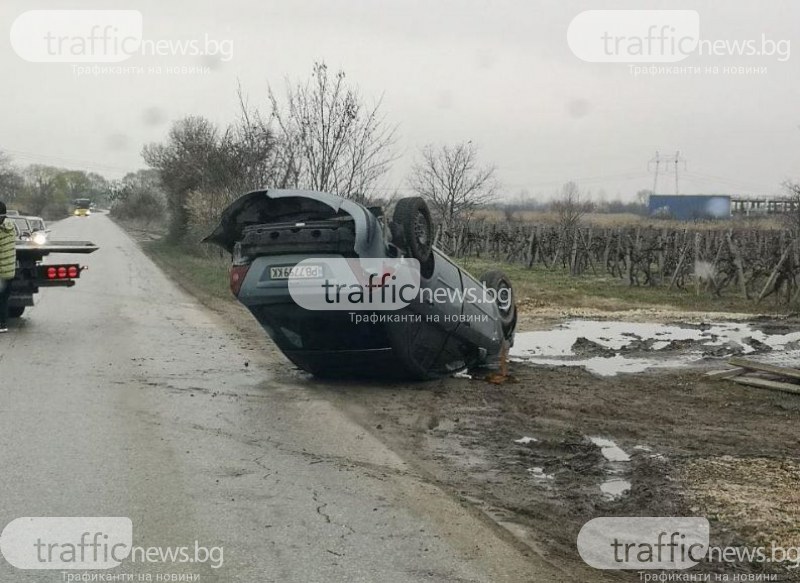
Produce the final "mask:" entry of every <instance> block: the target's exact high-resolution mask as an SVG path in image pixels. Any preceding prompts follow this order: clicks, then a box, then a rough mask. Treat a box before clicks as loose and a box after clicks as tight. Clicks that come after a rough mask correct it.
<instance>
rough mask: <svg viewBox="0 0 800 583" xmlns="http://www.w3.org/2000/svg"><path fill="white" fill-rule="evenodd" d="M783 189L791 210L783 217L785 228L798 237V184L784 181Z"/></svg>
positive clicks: (799, 190) (799, 199)
mask: <svg viewBox="0 0 800 583" xmlns="http://www.w3.org/2000/svg"><path fill="white" fill-rule="evenodd" d="M783 189H784V190H785V191H786V192H787V194H788V196H789V200H790V201H791V207H790V208H791V210H790V211H789V212H788V213H786V215H784V220H785V221H786V226H787V227H788V228H789V229H791V230H792V232H793V233H794V235H795V237H797V236H799V235H800V184H798V183H796V182H789V181H786V182H784V183H783Z"/></svg>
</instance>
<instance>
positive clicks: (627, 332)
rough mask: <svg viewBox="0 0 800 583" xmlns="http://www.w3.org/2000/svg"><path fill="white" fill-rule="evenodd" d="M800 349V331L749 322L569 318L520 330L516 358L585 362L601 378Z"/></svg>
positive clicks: (534, 361) (568, 363) (554, 362)
mask: <svg viewBox="0 0 800 583" xmlns="http://www.w3.org/2000/svg"><path fill="white" fill-rule="evenodd" d="M796 348H800V332H788V333H786V334H767V333H765V332H763V331H762V330H758V329H756V328H754V327H753V326H751V325H750V324H748V323H742V322H720V323H708V324H699V325H689V324H685V325H680V324H655V323H643V322H621V321H598V320H570V321H567V322H565V323H564V324H561V325H560V326H558V327H556V328H554V329H552V330H539V331H534V332H520V333H518V334H517V335H516V337H515V340H514V346H513V348H512V349H511V352H510V356H511V358H512V360H515V361H517V362H527V363H531V364H542V365H566V366H582V367H584V368H586V369H587V370H588V371H589V372H592V373H594V374H597V375H601V376H612V375H616V374H619V373H635V372H642V371H644V370H647V369H650V368H659V367H665V368H675V367H680V366H684V365H686V364H690V363H693V362H697V361H699V360H702V359H704V358H725V357H728V356H731V355H734V354H748V353H751V352H756V351H768V350H775V349H784V350H789V349H796Z"/></svg>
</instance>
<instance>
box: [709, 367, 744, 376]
mask: <svg viewBox="0 0 800 583" xmlns="http://www.w3.org/2000/svg"><path fill="white" fill-rule="evenodd" d="M745 372H747V369H746V368H742V367H740V366H737V367H735V368H726V369H725V370H712V371H711V372H707V373H706V376H707V377H708V378H710V379H727V378H730V377H737V376H739V375H740V374H744V373H745Z"/></svg>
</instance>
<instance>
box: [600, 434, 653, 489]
mask: <svg viewBox="0 0 800 583" xmlns="http://www.w3.org/2000/svg"><path fill="white" fill-rule="evenodd" d="M588 439H589V441H591V442H592V443H593V444H595V445H596V446H597V447H599V448H600V453H601V454H603V457H604V458H605V459H606V463H605V464H604V467H603V470H604V471H605V474H606V478H605V480H604V481H603V482H602V483H601V484H600V491H601V492H602V493H603V495H604V496H605V497H606V498H608V499H610V500H616V499H617V498H621V497H622V496H624V495H625V494H627V493H628V491H630V489H631V482H630V480H628V479H627V478H625V476H626V475H627V474H628V471H629V470H630V465H629V462H630V461H631V456H629V455H628V454H627V453H625V451H623V449H622V448H621V447H620V446H618V445H617V444H616V443H615V442H614V441H613V440H611V439H607V438H605V437H589V438H588ZM639 447H642V446H639ZM634 449H635V448H634Z"/></svg>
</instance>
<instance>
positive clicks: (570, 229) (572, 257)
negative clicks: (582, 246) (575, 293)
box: [550, 181, 590, 275]
mask: <svg viewBox="0 0 800 583" xmlns="http://www.w3.org/2000/svg"><path fill="white" fill-rule="evenodd" d="M589 206H590V203H589V202H588V201H585V200H583V197H582V195H581V191H580V189H579V188H578V185H577V184H575V183H574V182H572V181H570V182H567V183H565V184H564V186H562V187H561V192H560V193H559V197H558V198H557V199H556V200H555V201H553V204H552V205H550V210H551V211H553V212H555V213H556V220H557V221H558V230H559V240H560V245H559V255H560V257H561V259H562V261H563V262H564V263H566V264H568V265H569V267H570V273H572V274H573V275H576V274H577V273H578V266H577V264H576V258H577V250H578V245H579V243H580V228H581V221H582V219H583V216H584V215H585V214H586V211H587V210H588V209H589Z"/></svg>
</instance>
